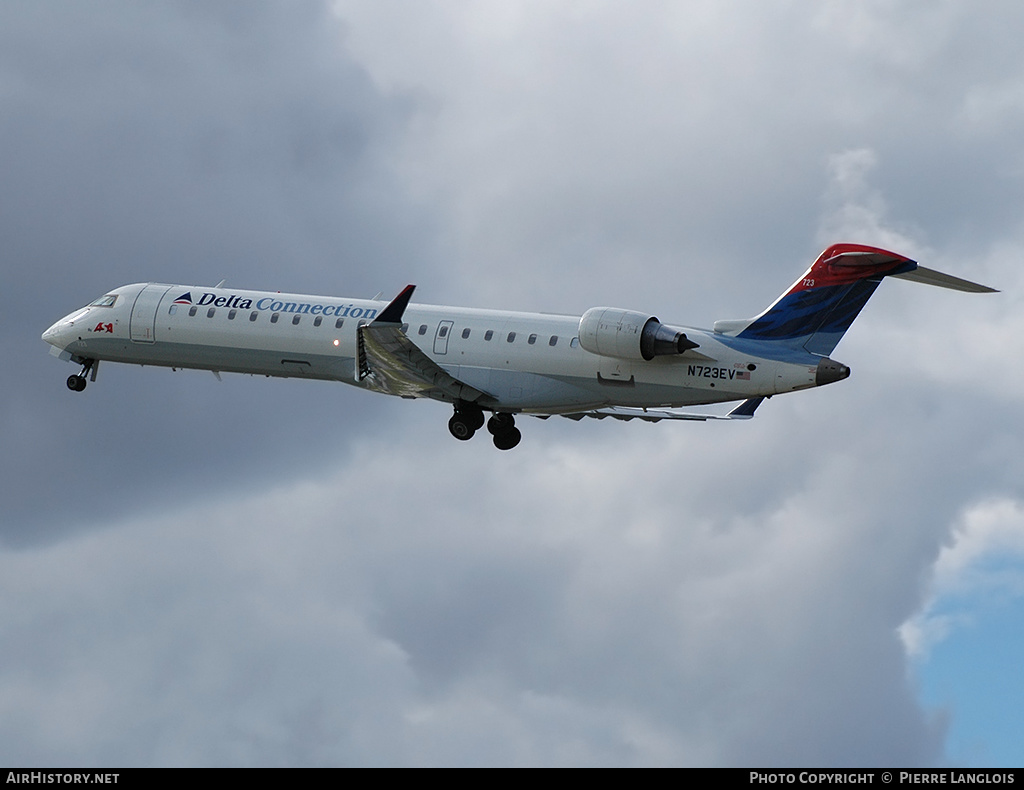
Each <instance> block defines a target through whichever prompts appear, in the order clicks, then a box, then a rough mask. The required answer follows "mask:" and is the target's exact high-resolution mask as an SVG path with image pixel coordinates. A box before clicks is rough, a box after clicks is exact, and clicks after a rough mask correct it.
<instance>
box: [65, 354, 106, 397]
mask: <svg viewBox="0 0 1024 790" xmlns="http://www.w3.org/2000/svg"><path fill="white" fill-rule="evenodd" d="M99 366H100V363H99V361H98V360H95V359H87V360H85V362H84V363H83V364H82V372H81V373H79V374H78V375H77V376H68V381H67V384H68V389H69V390H71V391H72V392H81V391H82V390H84V389H85V383H86V379H85V377H86V376H89V381H96V371H97V369H98V368H99ZM90 372H91V373H92V375H91V376H90V375H89V374H90Z"/></svg>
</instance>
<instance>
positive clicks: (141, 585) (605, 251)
mask: <svg viewBox="0 0 1024 790" xmlns="http://www.w3.org/2000/svg"><path fill="white" fill-rule="evenodd" d="M1022 35H1024V7H1021V6H1020V4H1019V3H1011V2H997V1H996V0H993V2H990V3H984V4H982V5H979V4H978V3H976V2H968V0H946V1H945V2H942V3H921V2H912V1H911V0H906V1H904V2H887V3H875V2H869V3H866V2H862V1H861V0H856V1H854V0H850V1H849V2H846V1H844V0H833V1H831V2H813V3H811V2H806V3H805V2H782V3H773V4H763V3H755V2H740V1H739V0H736V1H735V2H728V1H726V2H722V1H721V0H718V1H717V2H713V3H712V2H696V1H695V2H655V0H645V1H644V2H640V3H628V4H627V3H613V2H598V0H594V2H586V3H580V2H559V1H558V0H543V2H540V1H538V2H489V3H484V2H479V3H469V2H411V1H410V2H397V1H392V2H382V1H381V0H373V1H372V2H370V1H363V0H340V1H339V2H335V3H322V2H287V3H271V2H262V3H238V2H224V3H218V2H149V3H141V4H140V3H133V2H114V1H113V0H110V1H109V2H104V1H102V0H97V2H93V3H67V2H43V1H42V0H24V1H23V2H18V1H17V0H11V1H10V2H5V3H3V4H2V5H0V184H2V188H0V239H2V241H3V254H2V258H0V272H2V278H3V279H2V282H3V286H4V289H3V290H4V294H5V296H6V303H5V307H4V309H3V310H2V311H0V327H2V332H3V336H4V337H5V338H6V340H7V343H6V354H5V366H4V370H5V373H6V375H5V376H4V379H3V387H2V388H0V408H2V410H0V418H2V419H0V447H2V450H3V452H2V453H0V481H2V482H0V486H2V494H3V498H2V509H0V763H3V764H8V765H39V766H54V765H64V766H66V765H82V766H88V765H108V766H109V765H122V766H130V765H143V766H146V765H764V766H771V765H787V766H793V765H815V766H822V765H835V766H839V765H854V766H856V765H868V766H881V765H922V766H924V765H1020V763H1021V762H1022V759H1024V754H1022V747H1021V744H1020V738H1019V733H1020V732H1021V730H1022V729H1024V714H1022V713H1021V711H1022V709H1024V706H1022V705H1021V702H1022V700H1024V681H1022V680H1021V674H1020V671H1019V668H1020V665H1021V663H1022V658H1024V639H1022V636H1021V628H1020V623H1021V622H1022V619H1024V484H1022V480H1024V453H1022V451H1021V450H1022V448H1021V435H1022V430H1024V419H1022V417H1021V406H1022V405H1024V372H1022V369H1021V366H1020V364H1019V360H1020V357H1021V352H1022V341H1021V338H1022V337H1024V309H1022V308H1024V304H1022V298H1021V293H1022V287H1024V274H1022V273H1021V271H1022V270H1021V267H1020V261H1021V260H1022V259H1024V148H1022V144H1021V141H1022V140H1024V51H1022V50H1021V47H1020V41H1021V37H1022ZM833 241H856V242H864V243H872V244H878V245H881V246H886V247H890V248H892V249H894V250H896V251H898V252H902V253H905V254H908V255H912V256H914V257H916V258H917V259H918V260H920V261H921V263H922V264H923V265H925V266H929V267H931V268H936V269H940V270H943V271H948V272H950V273H952V274H956V275H958V276H961V277H966V278H968V279H971V280H976V281H979V282H983V283H986V284H989V285H992V286H994V287H996V288H999V289H1001V290H1002V293H1001V294H998V295H994V296H972V295H967V294H959V293H953V292H948V291H943V290H939V289H934V288H928V287H925V286H920V285H915V284H912V283H907V282H902V281H891V282H887V283H885V284H884V285H883V287H882V288H881V289H880V290H879V292H878V293H877V294H876V296H875V297H874V299H873V300H872V302H871V303H870V304H869V305H868V307H867V308H866V309H865V311H864V313H863V314H862V315H861V318H860V319H859V320H858V322H857V323H856V324H855V325H854V327H853V330H852V331H851V332H850V334H849V335H848V336H847V337H846V338H845V339H844V340H843V342H842V343H841V344H840V346H839V347H838V348H837V349H836V351H835V353H834V355H833V356H834V357H835V358H837V359H839V360H840V361H842V362H844V363H846V364H848V365H850V366H851V367H852V369H853V375H852V376H851V378H850V379H849V380H847V381H845V382H842V383H840V384H836V385H834V386H830V387H827V388H823V389H821V390H817V391H812V392H807V393H802V394H797V395H790V396H786V397H781V398H776V399H774V400H772V401H771V402H769V403H766V404H764V405H763V406H762V407H761V409H760V410H759V412H758V415H757V418H756V419H755V420H753V421H752V422H749V423H737V424H732V423H721V424H686V423H682V424H664V423H662V424H659V425H648V424H640V425H637V424H633V423H628V424H623V423H615V424H608V421H603V422H596V421H587V422H586V423H581V424H576V423H572V422H569V421H567V420H548V421H545V422H542V421H539V420H529V419H528V420H520V423H521V427H522V430H523V434H524V439H523V443H522V444H521V445H520V446H519V447H518V448H516V450H514V451H513V452H510V453H499V452H497V451H495V450H494V448H493V446H491V444H490V443H489V442H487V441H485V440H482V439H478V440H476V441H473V442H469V443H466V444H463V443H459V442H455V441H454V440H452V439H451V437H450V436H449V435H448V432H447V429H446V422H447V419H448V416H449V413H448V410H447V409H446V408H445V407H444V406H442V405H441V404H435V403H429V402H417V403H409V402H405V401H401V400H398V399H389V398H385V397H382V396H377V395H371V394H367V393H363V392H360V391H356V390H353V389H349V388H346V387H344V386H342V385H340V384H338V385H333V384H330V383H324V382H301V381H289V380H273V381H272V380H267V379H253V378H249V377H243V376H231V375H225V376H224V380H223V381H222V382H218V381H217V380H216V379H215V378H214V377H213V376H211V375H210V374H209V373H200V372H178V373H172V372H171V371H168V370H162V369H150V368H145V369H142V368H127V367H119V366H115V365H105V366H103V368H102V370H101V371H100V376H99V380H98V381H97V383H96V384H94V385H90V387H89V388H88V390H87V391H86V392H85V393H83V394H74V393H70V392H68V391H67V390H66V388H65V386H64V379H65V377H66V376H67V375H69V373H71V372H74V371H73V370H72V369H71V368H70V366H68V365H66V364H63V363H60V362H58V361H57V360H55V359H54V358H53V357H50V356H48V355H47V353H46V346H45V345H44V344H43V343H42V341H41V340H40V339H39V335H40V333H41V332H42V331H43V330H44V329H45V328H46V327H47V326H48V325H49V324H50V323H52V322H53V321H54V320H56V319H57V318H60V317H61V316H62V315H64V314H66V313H68V312H70V311H72V310H73V309H74V308H76V307H78V306H79V305H81V304H83V303H86V302H88V301H91V300H92V299H93V298H95V297H96V296H98V295H100V294H102V293H103V292H105V291H106V290H109V289H110V288H112V287H115V286H117V285H120V284H124V283H129V282H137V281H145V280H153V281H165V282H187V283H199V284H202V283H209V284H213V283H216V282H218V281H219V280H221V279H223V278H227V281H228V283H232V284H235V285H237V286H239V287H248V288H258V289H268V290H277V289H281V290H289V291H297V292H309V293H320V294H334V295H344V296H350V297H369V296H373V295H374V294H375V293H377V292H378V291H384V292H386V293H397V291H398V290H399V289H400V288H401V287H402V286H404V285H405V284H406V283H410V282H413V283H417V284H418V286H419V289H418V291H417V298H418V299H420V300H422V301H426V302H437V303H447V304H466V305H473V306H484V307H495V308H510V309H524V310H556V311H561V312H576V313H581V312H582V311H583V310H585V309H586V308H588V307H591V306H593V305H597V304H609V303H611V304H615V305H618V306H622V307H626V308H631V309H637V310H649V311H650V312H651V313H653V314H656V315H658V316H659V317H661V318H663V319H664V320H666V321H671V322H673V323H682V324H687V325H694V326H709V325H710V324H711V322H713V321H714V320H716V319H719V318H739V317H744V316H749V315H752V314H754V313H756V312H758V311H759V310H760V309H762V308H763V307H764V306H765V305H766V304H768V303H769V302H770V301H771V300H772V299H774V298H775V296H776V295H777V294H778V293H779V292H780V291H782V290H783V289H784V288H785V287H787V286H788V285H789V283H791V282H792V281H793V280H794V279H795V278H796V276H797V275H799V274H800V272H801V271H802V270H803V268H804V267H806V265H807V264H808V263H809V262H810V261H811V260H812V259H813V258H814V256H815V255H816V254H817V253H818V252H819V251H820V249H822V248H823V247H824V246H825V245H826V244H828V243H830V242H833Z"/></svg>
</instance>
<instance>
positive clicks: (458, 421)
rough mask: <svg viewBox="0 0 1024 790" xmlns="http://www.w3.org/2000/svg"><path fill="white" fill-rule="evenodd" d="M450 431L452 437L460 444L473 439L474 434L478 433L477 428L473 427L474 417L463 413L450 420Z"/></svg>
mask: <svg viewBox="0 0 1024 790" xmlns="http://www.w3.org/2000/svg"><path fill="white" fill-rule="evenodd" d="M448 430H449V431H450V432H451V434H452V436H454V437H455V438H456V439H458V440H459V441H460V442H465V441H468V440H469V439H472V438H473V434H474V433H476V428H474V427H473V420H472V417H471V416H469V415H465V414H462V413H458V414H455V415H453V416H452V418H451V419H450V420H448Z"/></svg>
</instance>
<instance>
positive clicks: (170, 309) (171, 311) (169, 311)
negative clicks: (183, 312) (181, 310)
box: [167, 304, 178, 315]
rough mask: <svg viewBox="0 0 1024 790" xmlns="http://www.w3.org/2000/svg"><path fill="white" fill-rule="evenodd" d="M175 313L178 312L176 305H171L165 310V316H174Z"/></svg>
mask: <svg viewBox="0 0 1024 790" xmlns="http://www.w3.org/2000/svg"><path fill="white" fill-rule="evenodd" d="M176 312H178V305H176V304H172V305H171V306H170V307H168V308H167V315H174V314H175V313H176Z"/></svg>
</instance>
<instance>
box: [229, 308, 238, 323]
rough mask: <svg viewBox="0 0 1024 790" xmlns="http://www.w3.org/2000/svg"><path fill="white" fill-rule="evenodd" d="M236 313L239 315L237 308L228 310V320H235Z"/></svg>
mask: <svg viewBox="0 0 1024 790" xmlns="http://www.w3.org/2000/svg"><path fill="white" fill-rule="evenodd" d="M236 315H238V311H237V310H228V321H234V320H235V316H236Z"/></svg>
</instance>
